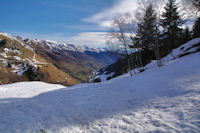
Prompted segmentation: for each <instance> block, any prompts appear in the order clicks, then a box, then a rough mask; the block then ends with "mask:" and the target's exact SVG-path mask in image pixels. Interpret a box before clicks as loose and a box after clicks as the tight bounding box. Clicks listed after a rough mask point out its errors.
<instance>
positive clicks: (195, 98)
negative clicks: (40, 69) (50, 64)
mask: <svg viewBox="0 0 200 133" xmlns="http://www.w3.org/2000/svg"><path fill="white" fill-rule="evenodd" d="M199 58H200V53H195V54H191V55H188V56H184V57H182V58H179V59H176V60H174V61H173V62H172V63H169V64H167V65H165V66H162V67H160V68H156V69H147V70H146V71H145V72H143V73H140V74H137V75H135V76H133V77H129V76H128V75H129V74H125V75H122V76H120V77H117V78H115V79H112V80H110V81H107V82H103V83H98V84H80V85H76V86H73V87H68V88H63V87H62V86H61V87H60V89H57V87H56V90H52V91H49V92H43V93H41V94H39V95H37V96H34V97H32V96H33V95H30V97H29V98H28V97H26V98H22V96H19V97H16V96H17V95H18V94H17V95H13V94H11V93H10V92H9V91H8V92H6V91H5V92H4V94H3V95H0V131H1V132H5V133H22V132H23V133H30V132H33V133H39V132H41V133H44V132H46V133H70V132H71V133H72V132H73V133H79V132H81V133H90V132H95V133H96V132H98V133H100V132H101V133H103V132H105V133H113V132H117V133H122V132H199V131H200V61H199ZM23 84H24V83H21V84H11V85H6V86H1V87H0V89H2V88H11V89H12V88H13V87H14V88H21V90H22V91H25V92H26V94H27V93H28V91H30V93H32V91H33V90H34V91H35V90H36V89H38V90H40V89H42V88H43V86H44V85H43V84H42V83H41V85H39V84H40V83H37V85H34V84H35V83H30V85H28V84H29V83H26V85H23ZM22 85H23V86H22ZM27 86H31V87H30V88H29V87H27ZM34 86H35V88H34V89H33V88H32V87H34ZM44 88H46V87H45V86H44ZM49 88H51V87H50V86H49ZM58 88H59V87H58ZM12 92H13V93H17V92H15V91H13V90H12ZM38 92H39V91H38ZM0 93H1V92H0ZM26 94H24V95H25V96H26ZM20 95H21V94H20ZM5 96H7V98H5Z"/></svg>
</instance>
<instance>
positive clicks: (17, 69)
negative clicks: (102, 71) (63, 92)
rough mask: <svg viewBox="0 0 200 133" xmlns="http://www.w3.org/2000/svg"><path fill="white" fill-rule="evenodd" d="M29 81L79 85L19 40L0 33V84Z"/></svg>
mask: <svg viewBox="0 0 200 133" xmlns="http://www.w3.org/2000/svg"><path fill="white" fill-rule="evenodd" d="M29 80H40V81H44V82H50V83H60V84H64V85H74V84H77V83H80V81H78V80H76V79H74V78H73V77H71V76H70V75H69V74H67V73H65V72H63V71H62V70H60V69H59V68H57V67H56V66H55V65H54V64H53V63H52V62H50V61H48V60H46V59H45V58H44V57H42V56H41V55H39V54H38V53H36V51H35V49H34V48H33V47H31V46H29V45H28V44H26V43H25V42H24V41H23V40H22V39H21V38H19V37H13V36H11V35H9V34H7V33H3V32H0V84H7V83H13V82H19V81H29Z"/></svg>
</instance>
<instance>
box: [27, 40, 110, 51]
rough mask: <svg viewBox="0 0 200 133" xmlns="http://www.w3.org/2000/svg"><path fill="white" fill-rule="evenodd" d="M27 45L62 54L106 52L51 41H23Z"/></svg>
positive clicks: (100, 49) (99, 49)
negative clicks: (36, 45) (65, 52)
mask: <svg viewBox="0 0 200 133" xmlns="http://www.w3.org/2000/svg"><path fill="white" fill-rule="evenodd" d="M25 41H26V42H27V43H29V44H30V43H37V44H40V45H43V46H44V47H46V48H49V49H51V50H53V51H54V52H63V51H73V52H82V53H84V52H87V51H90V52H95V53H100V52H105V51H108V50H106V49H104V48H90V47H88V46H78V45H73V44H68V43H60V42H56V41H53V40H38V39H31V38H28V39H25Z"/></svg>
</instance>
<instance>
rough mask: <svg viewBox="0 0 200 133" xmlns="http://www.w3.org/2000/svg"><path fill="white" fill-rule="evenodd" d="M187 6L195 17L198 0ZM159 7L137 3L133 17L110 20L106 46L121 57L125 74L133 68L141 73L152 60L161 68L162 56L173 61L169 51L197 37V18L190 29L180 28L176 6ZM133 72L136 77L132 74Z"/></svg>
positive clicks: (199, 8)
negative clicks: (192, 10)
mask: <svg viewBox="0 0 200 133" xmlns="http://www.w3.org/2000/svg"><path fill="white" fill-rule="evenodd" d="M186 1H187V0H186ZM191 2H192V4H193V8H195V9H196V10H195V13H196V14H198V13H199V12H200V0H192V1H191ZM159 4H160V3H158V1H150V0H140V1H139V8H138V9H137V11H136V12H135V13H132V14H131V13H126V14H122V15H117V16H116V17H115V18H113V20H112V27H111V29H110V31H109V32H108V40H107V45H108V46H109V47H110V48H111V49H115V51H118V52H121V53H122V52H123V53H124V55H125V56H126V58H127V59H128V67H129V70H134V68H137V70H138V71H144V65H145V64H147V63H148V62H150V61H151V60H152V59H154V60H156V62H157V65H158V66H162V62H161V58H162V57H163V56H165V55H167V54H171V56H173V58H175V57H174V55H173V54H172V50H173V49H175V48H177V47H179V46H180V45H181V44H183V43H185V42H187V41H189V40H191V39H192V38H197V37H200V17H197V19H196V21H195V23H194V25H193V28H192V29H190V28H189V27H184V23H185V22H186V19H185V17H184V16H185V14H184V13H183V11H182V9H181V4H180V3H178V2H176V0H168V1H167V2H166V3H165V5H164V8H162V9H161V8H160V7H161V6H160V5H159ZM133 72H134V73H137V72H136V71H135V70H134V71H133ZM130 74H131V75H132V72H131V71H130Z"/></svg>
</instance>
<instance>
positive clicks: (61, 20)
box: [0, 0, 137, 47]
mask: <svg viewBox="0 0 200 133" xmlns="http://www.w3.org/2000/svg"><path fill="white" fill-rule="evenodd" d="M0 5H1V8H0V12H1V13H2V14H1V20H0V31H3V32H7V33H10V34H12V35H19V36H22V37H23V38H37V39H45V40H46V39H48V40H56V41H59V42H67V43H73V44H77V45H88V46H91V47H104V46H105V41H106V32H107V31H108V29H109V28H110V24H111V21H110V20H111V19H112V18H113V17H114V16H115V15H116V14H121V13H126V12H133V11H134V10H135V9H136V8H137V0H1V2H0Z"/></svg>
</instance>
